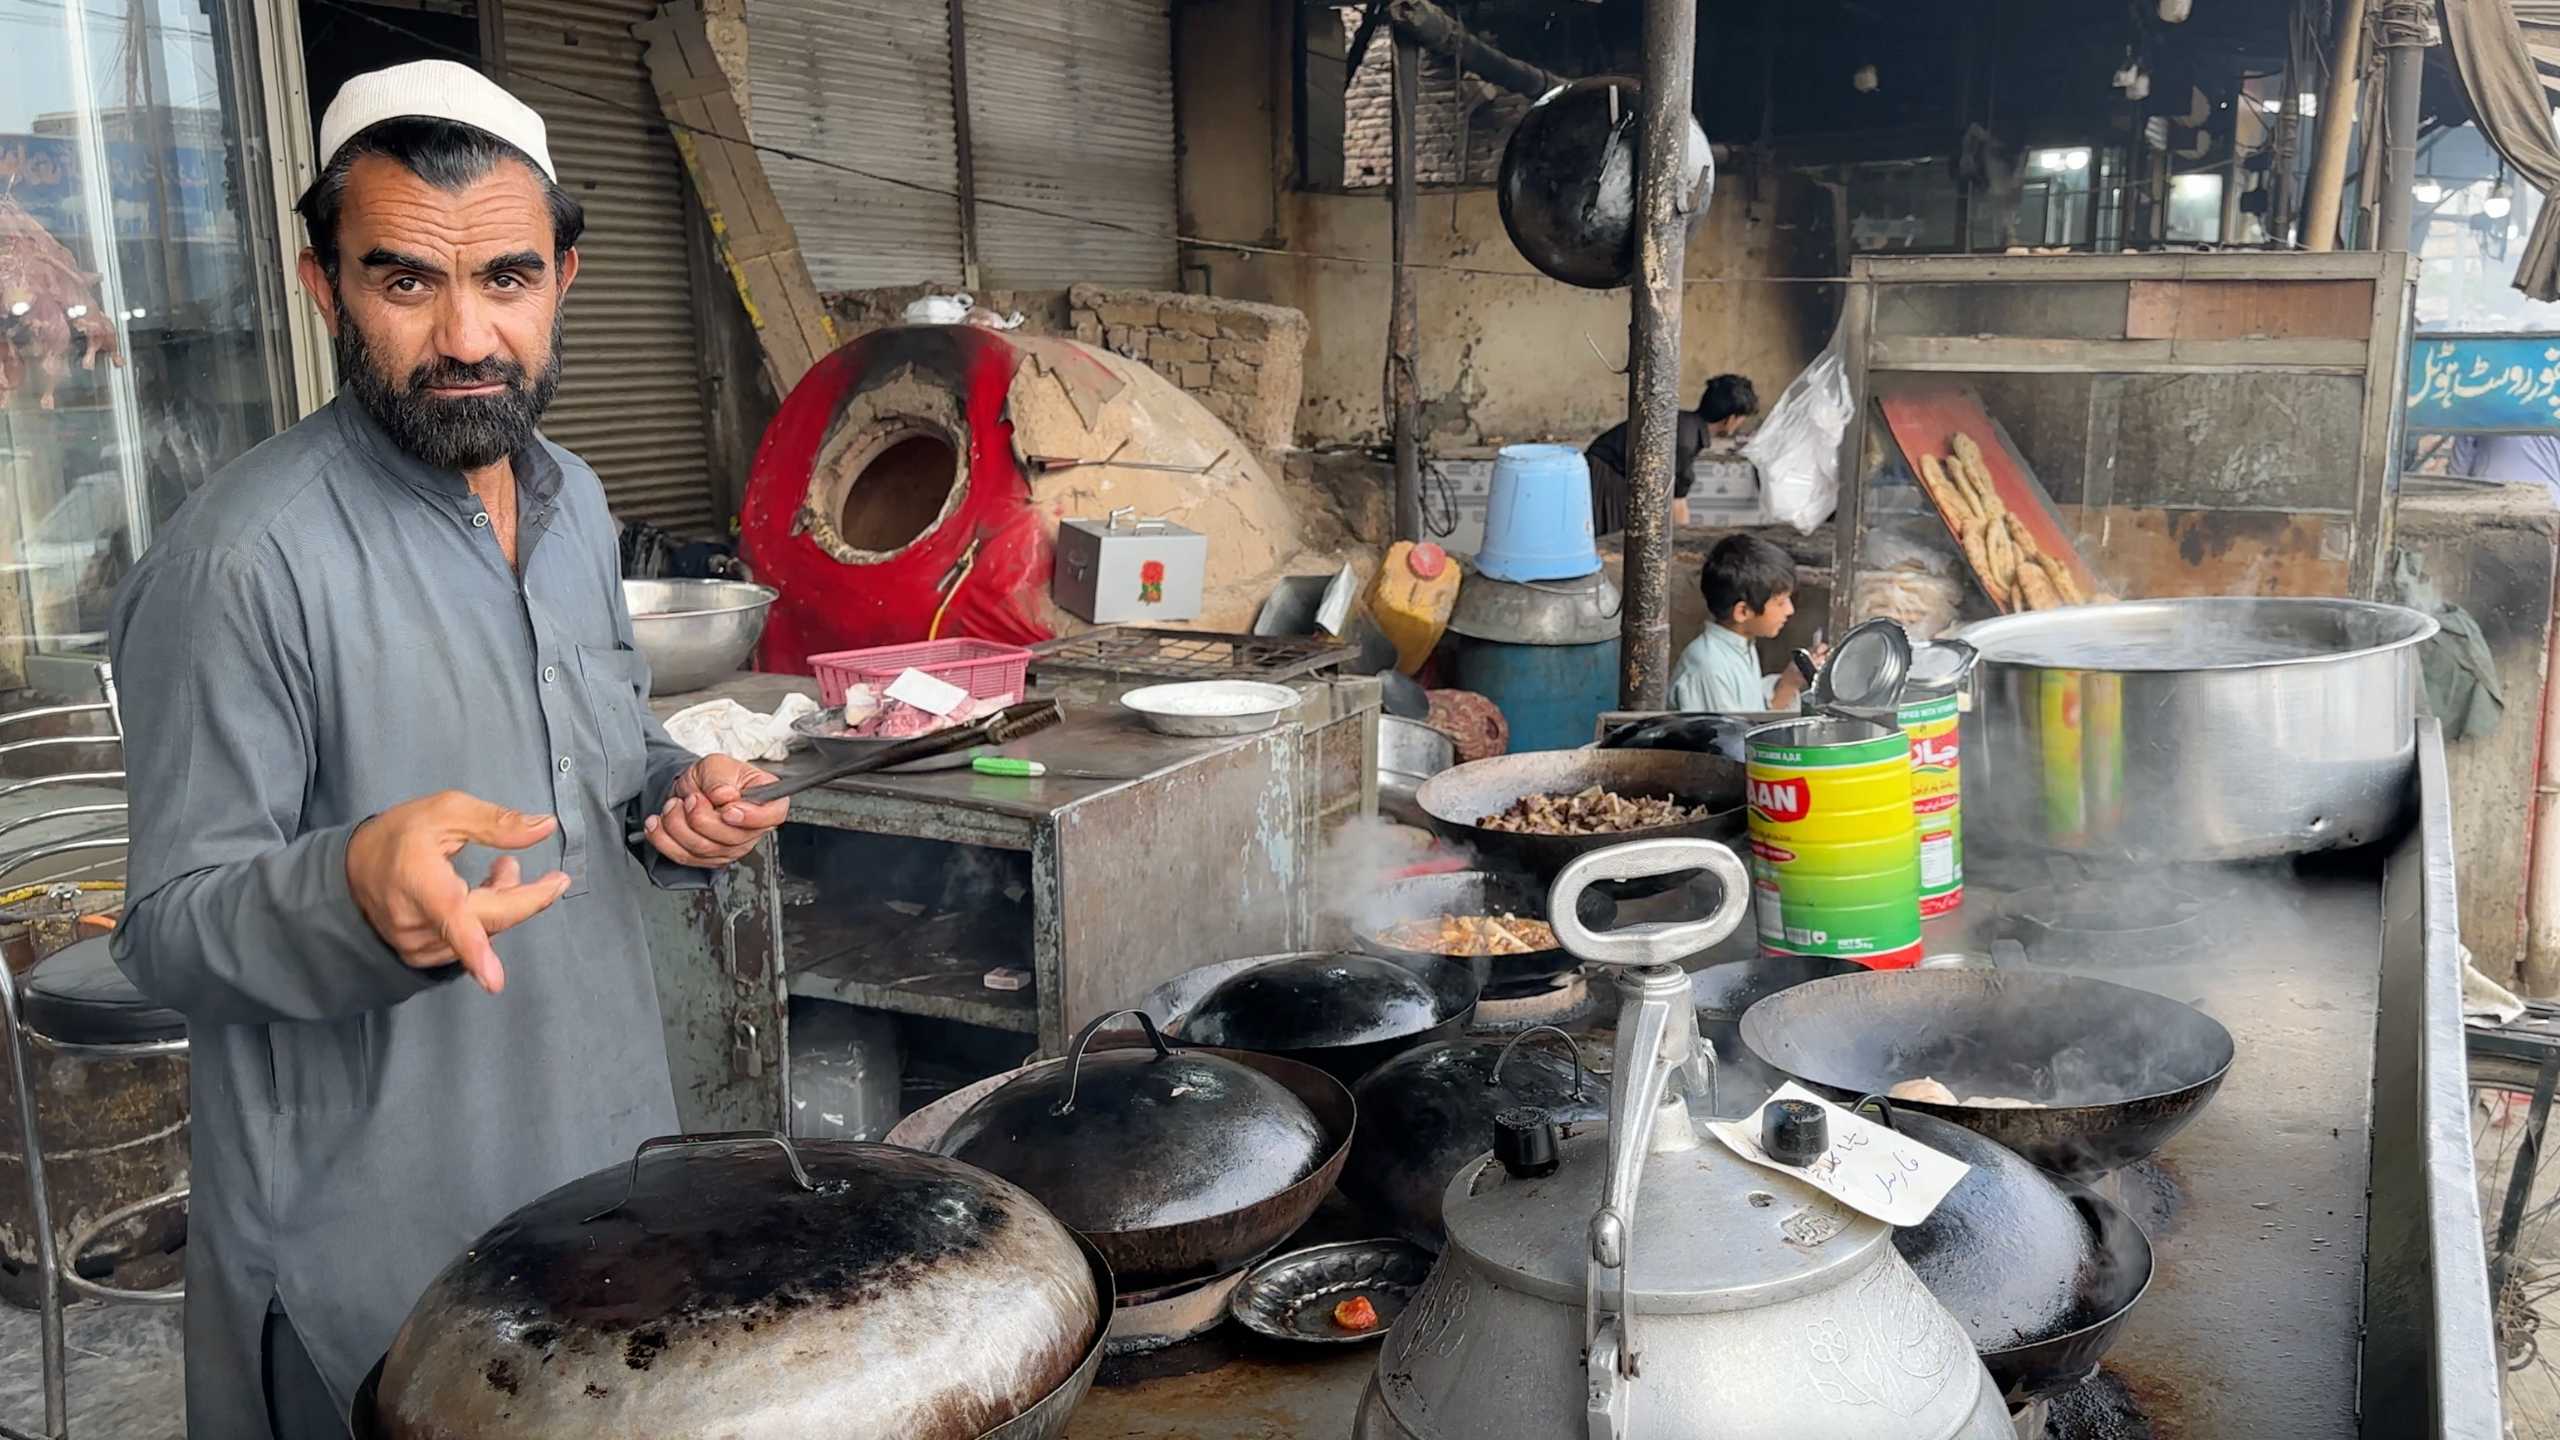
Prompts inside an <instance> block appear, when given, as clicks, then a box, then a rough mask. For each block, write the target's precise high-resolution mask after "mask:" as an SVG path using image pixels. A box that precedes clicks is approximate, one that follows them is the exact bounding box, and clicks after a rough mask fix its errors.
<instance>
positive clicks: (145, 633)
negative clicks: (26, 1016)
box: [113, 396, 706, 1440]
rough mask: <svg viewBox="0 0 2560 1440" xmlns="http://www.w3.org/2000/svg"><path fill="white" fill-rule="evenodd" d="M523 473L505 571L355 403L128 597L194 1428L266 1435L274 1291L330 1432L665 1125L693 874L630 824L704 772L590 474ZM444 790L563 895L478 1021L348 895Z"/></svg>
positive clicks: (183, 516) (462, 998)
mask: <svg viewBox="0 0 2560 1440" xmlns="http://www.w3.org/2000/svg"><path fill="white" fill-rule="evenodd" d="M515 469H516V476H517V488H518V494H519V497H520V499H519V525H518V541H517V548H518V555H519V565H518V568H517V569H516V570H510V569H509V567H508V565H507V562H506V560H505V557H504V556H503V555H502V554H501V553H500V551H499V549H498V544H497V541H496V538H495V537H494V536H493V535H492V534H491V533H490V530H489V528H488V527H489V517H488V515H487V513H486V512H485V511H484V510H483V509H482V508H481V506H480V503H479V501H478V500H477V499H476V498H475V497H474V496H473V495H472V493H471V491H470V488H469V486H468V485H466V484H465V483H464V481H463V478H462V477H461V476H460V475H458V474H455V473H452V472H449V471H438V470H435V469H433V468H431V467H429V466H427V465H426V464H424V463H423V462H421V461H419V460H417V459H415V458H414V457H411V456H409V455H408V454H406V453H405V452H403V451H401V450H400V449H399V448H398V447H397V446H395V445H394V444H393V443H392V441H391V440H390V439H389V438H388V437H387V436H386V435H385V434H384V433H383V432H382V431H381V429H380V428H379V427H378V426H376V425H375V424H374V423H373V421H372V419H371V417H370V416H369V415H368V414H367V413H366V412H365V410H364V408H363V406H362V405H361V404H359V403H357V402H356V401H355V400H353V399H352V398H351V397H345V396H341V397H340V398H339V400H338V401H336V402H335V403H333V404H331V405H330V406H328V407H327V408H325V409H323V410H321V411H320V412H319V413H317V414H315V415H313V416H311V417H310V418H309V419H307V420H305V421H303V422H302V423H301V424H299V425H296V426H294V427H293V428H292V429H290V430H288V431H286V432H285V433H284V434H282V435H279V436H277V437H276V438H275V439H273V440H271V441H269V442H267V443H266V444H264V445H261V446H259V447H258V448H257V449H255V450H253V451H251V452H250V453H248V454H247V455H245V456H243V457H241V459H240V460H238V461H237V462H235V463H234V464H232V465H231V466H230V467H229V468H228V469H227V470H226V471H225V472H224V473H223V474H222V475H220V476H218V477H217V478H216V479H215V480H214V481H213V483H211V484H210V485H208V486H207V487H206V488H205V490H204V491H203V492H202V493H200V494H198V495H197V496H196V497H194V499H193V500H191V501H190V502H189V503H188V505H187V506H186V507H185V508H184V509H182V510H181V511H180V512H179V514H178V516H177V517H176V519H175V520H174V521H173V522H172V523H171V524H170V525H169V526H168V527H166V528H165V529H164V531H163V532H162V534H161V535H160V536H159V537H158V539H157V541H156V542H155V543H154V544H153V546H152V548H151V549H150V551H149V552H148V553H147V554H145V556H144V557H143V560H142V563H141V564H140V565H139V566H138V567H137V568H136V569H135V571H134V572H133V574H132V576H131V578H130V579H129V580H128V581H127V582H126V584H125V587H124V590H123V592H122V593H121V594H120V595H119V597H118V600H117V605H116V613H115V624H114V636H113V645H114V657H115V663H116V674H117V679H118V681H119V682H120V684H121V685H122V687H123V694H124V702H123V710H124V721H125V727H126V742H125V751H126V753H125V763H126V768H127V771H128V774H129V782H128V783H129V790H130V796H129V799H130V804H131V817H130V818H131V827H132V828H131V833H132V836H133V849H132V855H131V861H130V879H129V885H130V890H129V895H130V903H129V905H128V908H127V913H126V917H125V920H124V923H123V925H122V927H121V928H120V929H119V930H118V931H117V934H116V943H115V953H116V959H117V962H118V964H120V965H121V966H122V967H123V968H124V970H125V973H126V974H127V975H129V976H131V977H132V979H133V981H134V983H135V984H137V985H139V986H140V987H141V988H142V989H143V990H144V991H145V992H146V993H148V994H149V995H151V996H152V997H153V998H155V999H157V1000H158V1001H160V1002H161V1003H162V1004H165V1005H168V1006H170V1007H172V1008H174V1009H176V1010H179V1011H181V1012H183V1013H184V1014H185V1015H186V1016H187V1018H188V1022H189V1032H190V1035H191V1037H192V1041H193V1082H192V1084H193V1102H194V1133H193V1152H194V1160H193V1173H194V1179H193V1184H194V1195H193V1198H192V1201H191V1206H190V1209H191V1215H190V1224H189V1233H188V1245H187V1274H186V1280H187V1288H188V1297H187V1305H188V1314H187V1409H188V1421H189V1424H188V1429H189V1433H190V1435H191V1436H192V1437H194V1440H234V1437H241V1440H250V1437H255V1440H264V1437H265V1436H266V1435H267V1433H268V1432H267V1428H266V1414H265V1405H264V1401H263V1399H262V1397H261V1395H260V1393H259V1381H258V1376H259V1367H258V1344H259V1333H260V1326H261V1323H262V1321H263V1317H264V1315H265V1313H266V1310H267V1307H268V1304H269V1302H270V1299H271V1298H274V1299H275V1300H277V1301H279V1302H280V1303H281V1304H282V1306H283V1307H284V1309H285V1311H286V1312H287V1314H288V1315H289V1316H290V1317H291V1319H292V1321H293V1324H294V1328H295V1330H296V1331H297V1332H298V1333H299V1334H300V1336H301V1337H302V1339H303V1341H304V1343H305V1345H306V1346H307V1347H308V1348H309V1350H310V1352H311V1355H312V1358H313V1359H314V1360H315V1361H316V1362H317V1363H318V1365H319V1368H320V1372H321V1374H322V1376H323V1377H324V1378H325V1379H326V1380H327V1381H328V1383H329V1386H330V1388H331V1389H332V1391H333V1392H335V1394H336V1396H337V1399H338V1400H339V1402H340V1404H341V1406H342V1407H343V1405H344V1403H345V1402H346V1401H347V1400H348V1399H349V1398H350V1397H351V1396H352V1394H353V1392H354V1390H355V1388H356V1386H357V1384H358V1383H359V1382H360V1381H361V1380H362V1378H363V1376H364V1374H365V1372H366V1371H367V1370H368V1369H369V1368H370V1367H371V1366H372V1365H373V1363H374V1361H375V1360H376V1359H378V1358H379V1357H380V1356H381V1354H382V1352H383V1350H384V1349H385V1347H386V1346H387V1345H388V1344H389V1343H390V1340H391V1338H392V1335H393V1333H394V1332H395V1331H396V1330H397V1329H398V1327H399V1325H400V1322H401V1320H402V1319H403V1317H405V1316H406V1315H407V1313H408V1310H409V1307H410V1304H411V1303H412V1302H413V1301H414V1300H415V1299H416V1298H417V1295H418V1293H419V1291H420V1290H421V1289H423V1288H424V1287H425V1285H426V1283H427V1282H428V1281H429V1280H430V1279H432V1278H433V1277H434V1275H435V1273H436V1271H437V1270H439V1269H440V1268H442V1267H443V1266H444V1265H445V1263H446V1262H448V1261H449V1260H451V1259H453V1258H454V1256H456V1255H457V1254H458V1253H460V1251H461V1250H462V1249H463V1247H464V1246H465V1245H466V1244H468V1243H469V1242H470V1241H471V1240H472V1239H473V1238H474V1237H476V1236H477V1235H478V1234H479V1233H480V1232H481V1231H482V1230H483V1229H485V1228H487V1227H488V1226H489V1225H490V1224H491V1223H493V1222H494V1221H496V1220H497V1219H499V1218H500V1217H501V1216H503V1215H504V1214H505V1213H506V1212H507V1211H509V1210H511V1209H513V1208H514V1207H516V1206H517V1205H520V1204H522V1203H524V1202H525V1201H527V1200H530V1199H532V1198H534V1197H535V1196H536V1195H539V1194H541V1193H542V1192H544V1191H545V1190H548V1189H550V1188H551V1187H552V1186H554V1185H556V1184H559V1183H560V1182H562V1181H565V1180H568V1179H571V1178H573V1177H575V1176H578V1175H581V1174H584V1173H585V1172H587V1171H589V1170H593V1169H595V1168H597V1167H599V1166H602V1165H607V1164H611V1163H613V1162H615V1161H619V1160H624V1159H628V1158H629V1156H630V1154H631V1151H632V1148H633V1147H634V1146H635V1145H637V1144H638V1143H639V1142H640V1141H641V1140H643V1139H646V1138H647V1137H649V1136H651V1135H655V1134H664V1133H667V1132H669V1131H672V1130H673V1129H675V1128H676V1126H675V1108H674V1097H673V1093H672V1089H671V1086H670V1084H669V1080H668V1072H667V1060H666V1048H665V1041H664V1039H663V1036H662V1032H661V1030H660V1024H659V1014H658V1001H657V993H656V990H655V988H654V985H653V982H652V978H651V968H650V963H649V956H648V951H647V949H646V941H645V939H644V936H643V933H642V927H641V921H640V916H639V900H640V897H641V890H642V887H643V886H644V885H645V884H646V883H648V881H649V879H650V878H652V876H654V877H655V878H657V879H659V880H660V881H662V882H663V883H667V884H677V885H680V884H688V883H690V884H700V883H704V882H705V879H706V877H705V876H704V875H703V874H702V872H699V871H691V870H685V869H682V868H681V867H676V866H672V865H669V864H667V863H666V862H664V861H663V860H661V859H658V858H656V857H654V856H651V857H650V858H649V860H648V861H647V862H645V863H644V861H643V860H642V859H641V858H640V856H639V855H638V854H637V853H635V850H634V849H633V847H632V846H631V845H630V844H629V843H628V838H627V837H628V835H629V830H628V828H627V827H628V826H629V824H630V822H631V819H632V812H633V808H634V806H635V805H636V804H646V805H648V806H649V807H650V808H651V809H652V810H654V809H655V808H656V806H657V805H658V804H660V803H662V802H663V799H664V797H665V795H666V794H667V791H668V789H669V787H670V786H672V785H673V783H674V781H675V779H676V777H677V776H678V775H679V774H681V773H682V771H683V770H684V768H685V767H686V766H687V765H689V764H690V763H691V762H692V760H693V757H692V755H691V754H689V753H688V752H686V751H684V750H683V749H682V748H681V747H679V746H677V745H675V744H674V743H673V742H672V741H670V740H669V739H668V738H667V736H666V733H665V731H664V730H663V729H661V728H660V727H659V725H658V724H657V722H656V721H655V720H654V719H652V718H651V716H650V713H649V710H648V706H647V703H646V701H645V698H644V697H645V696H646V695H647V693H648V670H647V666H646V665H645V663H644V662H643V661H642V660H641V658H640V656H639V655H638V653H637V652H635V651H634V650H633V649H632V640H631V621H630V617H629V614H628V613H627V611H626V609H625V607H624V604H623V598H622V588H621V583H620V566H619V547H618V544H617V540H616V536H615V531H614V527H613V524H612V521H611V519H610V517H609V516H608V515H607V513H606V510H605V502H604V494H603V491H602V489H601V488H600V487H599V485H598V484H597V481H596V477H595V474H594V472H593V471H591V470H589V469H588V468H587V467H586V466H585V465H584V464H583V463H582V462H580V461H579V460H578V459H577V458H576V457H574V456H572V455H570V454H569V453H568V452H567V451H564V450H561V449H559V448H558V447H556V446H552V445H550V444H549V442H547V441H545V442H540V443H538V444H537V445H535V446H533V447H531V448H530V449H529V450H528V451H527V452H526V453H524V454H522V455H519V456H517V457H516V460H515ZM443 789H458V790H463V791H467V792H469V793H471V794H473V795H476V796H478V797H480V798H481V799H484V800H489V801H493V802H496V803H498V804H501V805H506V806H511V807H514V808H516V809H519V810H522V811H524V812H525V813H527V814H534V815H540V814H554V815H557V816H558V817H559V820H560V825H559V828H558V829H557V830H556V831H555V832H554V833H553V835H552V836H551V838H549V839H548V840H546V841H545V842H544V843H543V844H541V845H539V846H537V847H535V848H534V849H533V850H531V851H527V852H523V853H522V854H521V856H520V859H521V860H522V863H523V866H524V872H525V874H526V876H527V877H528V878H531V877H533V876H537V875H540V874H542V873H544V872H546V871H548V870H550V869H553V868H555V867H557V868H561V869H565V870H567V871H568V872H569V874H570V875H571V877H572V878H573V883H572V885H571V886H570V889H569V892H568V894H567V895H566V896H565V897H564V898H562V899H561V900H560V901H558V902H557V903H555V904H554V905H552V906H551V908H550V909H549V910H547V911H545V912H544V913H542V914H540V915H538V916H536V917H534V918H533V919H532V920H530V921H528V922H527V923H525V924H523V925H520V926H518V927H517V928H515V929H513V930H510V931H507V932H505V933H503V934H501V935H499V936H498V937H496V944H497V949H498V953H499V955H500V957H501V958H502V959H503V960H504V961H505V963H506V967H507V987H506V990H505V992H504V993H502V994H499V995H494V996H493V995H489V994H487V993H485V992H483V991H482V990H481V989H480V988H479V987H478V986H477V985H475V984H472V983H471V982H470V981H469V980H468V979H459V980H457V977H458V976H459V974H460V972H459V969H458V967H453V966H447V967H445V968H443V969H441V970H436V971H417V970H412V969H410V968H408V967H407V966H405V965H403V964H402V963H401V962H400V960H399V959H398V957H397V956H396V955H394V954H393V952H392V951H391V949H390V948H389V947H388V946H387V945H385V944H384V943H383V941H382V940H381V939H380V937H378V936H377V935H375V933H374V932H373V930H372V928H371V927H370V926H369V925H368V924H367V923H366V922H365V919H364V917H363V916H362V915H361V914H360V913H359V912H358V910H357V908H356V905H355V901H354V899H353V897H352V895H351V894H350V892H349V889H348V885H347V875H346V850H347V839H348V836H349V835H350V834H351V833H352V832H353V830H354V829H355V827H356V826H357V825H358V824H360V823H362V822H363V821H364V820H366V819H368V818H369V817H371V816H373V815H375V814H378V813H380V812H381V811H383V810H385V809H388V808H389V807H391V806H393V805H397V804H399V803H400V802H402V801H405V800H410V799H413V798H416V797H418V796H420V795H425V794H429V793H432V792H434V791H437V790H443ZM494 858H495V857H494V856H493V855H492V854H490V853H488V852H485V851H482V850H479V849H477V848H476V847H475V848H473V849H466V850H465V851H464V852H463V853H462V854H460V855H458V856H456V857H455V864H456V866H457V867H458V868H459V869H460V870H461V871H462V873H463V875H464V876H465V878H466V879H469V880H470V881H472V882H473V883H475V884H476V883H478V881H479V880H480V879H481V877H482V876H483V875H485V874H486V873H487V869H488V866H489V865H490V863H491V861H492V860H493V859H494Z"/></svg>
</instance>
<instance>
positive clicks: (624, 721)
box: [578, 645, 649, 810]
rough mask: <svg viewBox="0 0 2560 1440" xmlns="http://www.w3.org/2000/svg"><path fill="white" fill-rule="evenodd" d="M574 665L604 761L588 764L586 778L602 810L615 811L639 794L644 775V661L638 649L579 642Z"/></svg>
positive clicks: (646, 668) (646, 756) (646, 678)
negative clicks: (597, 646)
mask: <svg viewBox="0 0 2560 1440" xmlns="http://www.w3.org/2000/svg"><path fill="white" fill-rule="evenodd" d="M578 670H579V684H580V687H581V688H582V689H583V690H584V691H585V692H586V697H585V698H586V702H587V713H588V714H589V715H590V716H592V717H593V718H594V721H595V729H596V735H597V742H596V743H597V749H598V752H599V758H600V759H601V762H602V763H600V764H591V765H589V766H588V767H587V769H588V772H589V773H588V778H587V783H588V785H589V786H590V787H591V788H593V789H594V790H595V791H596V794H597V797H598V798H599V799H600V800H602V801H603V802H604V807H605V808H606V809H608V810H618V809H620V808H622V807H623V806H624V805H626V804H628V803H630V802H631V800H633V799H634V798H635V797H637V796H638V795H639V793H640V787H641V784H642V783H643V782H644V781H646V780H647V779H648V766H649V751H648V747H647V745H646V744H645V743H644V742H643V741H642V739H641V732H642V728H643V726H644V725H645V724H646V723H647V718H648V717H647V715H646V713H645V712H644V711H643V709H642V706H643V705H644V704H645V703H646V702H644V701H643V700H642V699H641V698H640V697H641V691H642V689H643V687H645V686H646V685H647V684H648V682H649V666H648V662H647V661H645V660H642V659H641V658H640V655H639V652H637V651H633V650H621V649H613V650H597V649H590V648H588V647H586V646H583V645H582V646H580V647H578Z"/></svg>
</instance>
